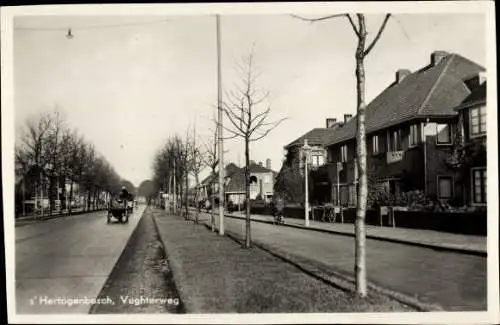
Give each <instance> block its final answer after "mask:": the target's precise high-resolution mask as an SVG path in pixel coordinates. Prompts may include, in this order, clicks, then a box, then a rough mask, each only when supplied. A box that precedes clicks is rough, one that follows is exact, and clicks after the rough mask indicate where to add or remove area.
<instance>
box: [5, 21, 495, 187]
mask: <svg viewBox="0 0 500 325" xmlns="http://www.w3.org/2000/svg"><path fill="white" fill-rule="evenodd" d="M308 17H311V16H308ZM382 19H383V16H381V15H367V20H368V26H367V27H368V32H369V39H371V38H372V37H373V35H374V34H375V32H376V30H377V28H378V26H379V25H380V23H381V21H382ZM68 28H71V30H72V34H73V35H74V37H73V38H71V39H68V38H67V37H66V36H65V35H66V33H67V29H68ZM485 39H486V35H485V21H484V16H483V15H481V14H446V15H444V14H399V15H398V14H396V15H394V18H391V19H390V20H389V22H388V24H387V27H386V30H385V32H384V34H383V35H382V37H381V39H380V41H379V42H378V43H377V46H376V47H375V48H374V50H373V51H372V52H371V53H370V55H369V56H368V57H367V59H366V99H367V101H368V102H369V101H371V100H372V99H373V98H375V97H376V96H377V95H378V94H379V93H380V92H381V91H383V90H384V89H385V88H386V87H387V86H388V85H389V84H391V83H392V82H393V80H394V77H395V72H396V70H398V69H409V70H411V71H415V70H418V69H420V68H422V67H423V66H425V65H427V64H428V63H429V61H430V54H431V52H433V51H435V50H444V51H448V52H453V53H457V54H460V55H462V56H464V57H466V58H468V59H470V60H472V61H474V62H476V63H478V64H480V65H483V66H485V67H486V65H485V63H486V49H485V46H486V44H485ZM221 43H222V47H221V60H222V86H223V88H224V89H231V87H233V85H234V84H235V83H238V82H239V80H238V77H237V75H236V74H235V67H236V64H237V62H240V61H241V58H242V57H243V56H245V55H248V53H249V52H250V49H251V48H252V44H254V45H253V48H254V57H255V63H256V66H257V70H258V71H259V72H260V73H261V75H260V78H259V79H258V81H257V86H258V87H259V88H260V89H264V90H267V91H269V97H268V100H267V101H266V102H264V103H263V106H262V107H261V108H258V109H265V108H267V107H268V106H270V107H271V114H270V117H269V118H270V120H277V119H280V118H284V117H286V118H287V120H286V121H285V122H283V123H282V124H281V125H280V126H279V127H278V128H276V129H275V130H273V131H272V132H271V133H270V134H269V135H268V136H267V137H266V138H264V139H262V140H260V141H259V142H254V143H252V146H251V148H250V152H251V159H253V160H255V161H257V162H259V161H262V162H264V163H265V160H266V159H267V158H269V159H271V164H272V168H273V169H274V170H276V171H279V169H280V168H281V163H282V159H283V157H284V151H283V147H284V146H285V145H287V144H288V143H290V142H292V141H293V140H295V139H296V138H298V137H299V136H301V135H302V134H304V133H306V132H307V131H309V130H310V129H312V128H316V127H324V126H325V119H326V118H331V117H333V118H337V119H342V118H343V115H344V114H346V113H349V114H353V115H354V114H355V110H356V80H355V74H354V71H355V62H354V51H355V46H356V44H355V43H356V39H355V36H354V34H353V31H352V29H351V26H350V25H349V23H348V21H347V20H345V19H335V20H328V21H323V22H317V23H314V24H310V23H308V22H304V21H301V20H298V19H295V18H292V17H291V16H289V15H275V14H273V15H269V14H268V15H224V16H222V17H221ZM216 55H217V52H216V25H215V17H214V16H207V15H190V16H161V17H160V16H158V15H155V16H94V17H92V16H22V17H16V18H15V20H14V106H15V107H14V109H15V130H16V137H18V136H19V135H20V134H21V133H22V129H23V125H24V124H25V121H26V119H27V118H28V117H30V116H33V115H36V114H39V113H40V112H50V111H53V110H54V108H55V107H57V108H58V109H59V110H60V111H61V115H62V116H64V118H65V120H66V121H67V124H68V125H69V126H71V127H73V128H75V129H77V130H78V131H79V132H80V133H81V134H83V135H84V138H85V139H86V140H87V141H88V142H91V143H93V144H94V145H95V147H96V149H97V150H98V151H99V152H100V153H101V154H102V155H103V156H104V157H105V158H106V159H107V160H108V161H109V162H110V163H111V164H112V165H113V167H114V168H115V170H116V171H117V173H118V174H119V175H120V176H121V177H123V178H124V179H127V180H130V181H131V182H132V183H134V184H135V185H136V186H138V185H139V184H140V182H142V181H143V180H145V179H148V178H151V177H152V168H151V167H152V162H153V158H154V155H155V153H156V151H157V150H158V149H159V148H160V147H161V146H162V145H163V144H164V142H165V141H166V139H167V138H168V137H170V136H172V135H174V134H178V135H180V136H181V137H184V136H185V135H186V130H187V129H188V128H189V127H191V128H192V127H193V126H194V125H196V130H197V134H198V138H199V141H200V142H201V141H206V139H207V138H208V137H209V134H210V133H209V131H208V130H209V127H212V125H213V122H212V121H211V118H212V116H213V114H214V112H215V111H214V106H215V105H216V102H217V59H216V58H217V56H216ZM486 68H487V67H486ZM224 123H226V124H228V121H225V122H224ZM226 133H227V132H226ZM224 149H226V150H227V153H226V156H225V161H226V162H229V161H231V162H235V163H237V164H240V165H242V164H243V163H244V146H243V142H242V141H241V140H228V141H226V142H225V148H224ZM205 174H207V171H205V172H204V175H205Z"/></svg>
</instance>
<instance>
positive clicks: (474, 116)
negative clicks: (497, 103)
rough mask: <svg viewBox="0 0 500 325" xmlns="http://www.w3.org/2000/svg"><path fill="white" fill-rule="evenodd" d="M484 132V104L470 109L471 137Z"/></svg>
mask: <svg viewBox="0 0 500 325" xmlns="http://www.w3.org/2000/svg"><path fill="white" fill-rule="evenodd" d="M484 133H486V106H481V107H474V108H471V109H470V135H471V137H473V136H476V135H480V134H484Z"/></svg>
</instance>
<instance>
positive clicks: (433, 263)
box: [203, 214, 487, 311]
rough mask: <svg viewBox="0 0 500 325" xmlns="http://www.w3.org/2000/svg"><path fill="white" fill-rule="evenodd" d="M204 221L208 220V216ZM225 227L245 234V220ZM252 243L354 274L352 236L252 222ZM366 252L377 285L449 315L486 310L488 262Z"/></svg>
mask: <svg viewBox="0 0 500 325" xmlns="http://www.w3.org/2000/svg"><path fill="white" fill-rule="evenodd" d="M203 219H205V220H206V219H208V218H207V215H206V214H203ZM216 220H217V218H216ZM224 224H225V228H226V229H227V230H228V231H230V232H235V233H237V234H239V235H244V234H245V227H244V226H245V222H244V220H241V219H233V218H225V221H224ZM252 239H253V240H254V241H257V242H261V243H264V244H266V246H271V247H277V248H278V249H279V250H282V251H285V252H286V253H287V254H294V255H297V256H299V257H302V258H306V259H314V260H316V261H318V262H321V263H323V264H325V265H327V266H328V267H331V268H332V269H334V270H336V271H340V272H342V273H346V274H353V272H354V271H353V270H354V238H352V237H349V236H342V235H334V234H328V233H321V232H317V231H310V230H303V229H295V228H291V227H284V226H279V225H271V224H266V223H260V222H252ZM366 246H367V272H368V278H369V280H370V281H371V282H372V283H374V284H377V285H380V286H383V287H385V288H389V289H392V290H394V291H397V292H401V293H404V294H407V295H410V296H416V297H418V299H419V300H420V301H422V302H426V303H437V304H439V305H441V306H443V308H444V309H445V310H450V311H458V310H470V311H480V310H486V308H487V283H486V281H487V276H486V271H487V259H486V257H481V256H472V255H466V254H460V253H455V252H443V251H437V250H433V249H429V248H422V247H416V246H410V245H404V244H398V243H391V242H384V241H380V240H372V239H367V243H366Z"/></svg>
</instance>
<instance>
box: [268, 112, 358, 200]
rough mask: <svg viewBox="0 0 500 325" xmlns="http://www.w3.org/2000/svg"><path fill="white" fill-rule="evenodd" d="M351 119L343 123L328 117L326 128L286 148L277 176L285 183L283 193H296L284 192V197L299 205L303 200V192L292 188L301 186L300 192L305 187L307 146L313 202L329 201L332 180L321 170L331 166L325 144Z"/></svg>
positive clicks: (310, 192) (312, 131) (300, 138)
mask: <svg viewBox="0 0 500 325" xmlns="http://www.w3.org/2000/svg"><path fill="white" fill-rule="evenodd" d="M351 118H352V115H351V114H345V115H344V120H343V121H337V119H336V118H327V119H326V125H325V127H324V128H314V129H312V130H310V131H309V132H306V133H305V134H303V135H302V136H300V137H299V138H297V139H295V140H294V141H292V142H290V143H289V144H288V145H286V146H285V147H284V152H285V155H284V159H283V165H282V167H281V170H280V173H279V176H278V177H280V179H281V181H282V184H281V187H283V188H284V189H282V190H285V191H288V192H294V193H295V194H291V193H284V194H285V195H287V194H288V196H289V199H291V200H295V201H297V202H298V201H301V200H303V194H298V192H300V191H296V190H294V191H291V190H290V187H296V186H300V187H301V189H302V188H303V187H304V183H303V180H304V172H305V168H304V167H305V166H304V157H305V155H304V144H306V143H307V146H308V147H309V149H308V155H307V156H308V158H309V159H308V171H310V173H309V176H310V178H311V181H310V182H309V183H310V186H309V187H310V191H309V194H310V195H309V196H310V199H311V198H320V199H319V200H320V201H325V200H326V201H328V200H329V195H330V194H329V182H328V181H329V180H328V178H327V174H325V173H323V172H322V169H321V167H323V166H325V165H326V164H327V163H328V161H327V156H328V151H327V148H326V145H327V144H328V143H329V142H330V141H331V139H332V136H333V135H334V134H335V130H336V129H338V128H340V127H342V126H343V125H344V124H345V123H347V122H348V121H349V119H351ZM311 174H312V176H311ZM286 175H294V178H299V177H300V178H301V179H300V180H298V179H294V180H290V179H288V180H285V178H286V177H287V176H286Z"/></svg>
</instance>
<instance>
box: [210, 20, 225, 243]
mask: <svg viewBox="0 0 500 325" xmlns="http://www.w3.org/2000/svg"><path fill="white" fill-rule="evenodd" d="M216 18H217V20H216V23H217V24H216V27H217V113H218V119H217V123H218V135H219V139H218V140H219V235H224V178H225V175H224V172H225V170H224V135H223V128H222V123H223V119H222V117H223V115H222V71H221V37H220V16H219V15H216ZM212 209H213V207H212Z"/></svg>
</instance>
